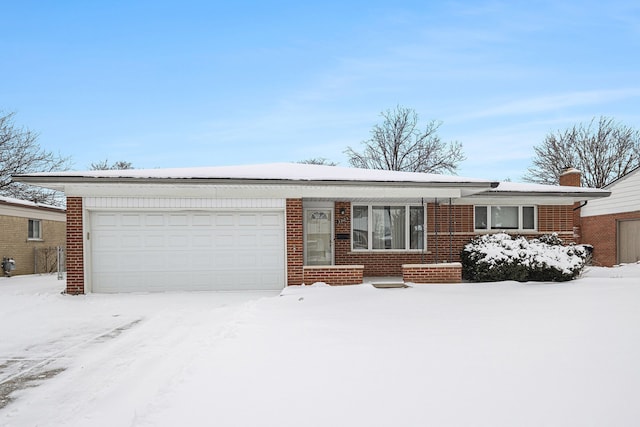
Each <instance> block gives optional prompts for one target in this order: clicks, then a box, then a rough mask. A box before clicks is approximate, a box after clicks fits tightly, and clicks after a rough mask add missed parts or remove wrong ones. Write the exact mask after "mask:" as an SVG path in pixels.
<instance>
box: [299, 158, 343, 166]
mask: <svg viewBox="0 0 640 427" xmlns="http://www.w3.org/2000/svg"><path fill="white" fill-rule="evenodd" d="M298 163H303V164H307V165H324V166H338V163H336V162H334V161H331V160H329V159H327V158H326V157H312V158H310V159H305V160H300V161H299V162H298Z"/></svg>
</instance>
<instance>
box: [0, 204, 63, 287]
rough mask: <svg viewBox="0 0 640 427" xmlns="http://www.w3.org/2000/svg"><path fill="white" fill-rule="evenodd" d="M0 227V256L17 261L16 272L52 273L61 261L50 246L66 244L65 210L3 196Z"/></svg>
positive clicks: (0, 208) (0, 205)
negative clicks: (58, 261) (53, 267)
mask: <svg viewBox="0 0 640 427" xmlns="http://www.w3.org/2000/svg"><path fill="white" fill-rule="evenodd" d="M0 230H2V231H1V232H0V257H1V258H5V257H7V258H9V257H11V258H13V259H14V260H15V263H16V269H15V270H14V271H13V272H12V275H16V274H33V273H44V272H49V271H51V268H50V267H52V266H53V265H55V264H57V263H55V260H56V252H55V250H54V249H49V248H55V247H57V246H64V245H65V236H66V214H65V209H64V208H60V207H57V206H49V205H42V204H39V203H33V202H28V201H26V200H19V199H13V198H10V197H0ZM36 250H37V251H36ZM36 253H37V255H36ZM48 270H49V271H48ZM1 274H2V272H1V271H0V275H1Z"/></svg>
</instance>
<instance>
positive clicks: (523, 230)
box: [473, 228, 538, 234]
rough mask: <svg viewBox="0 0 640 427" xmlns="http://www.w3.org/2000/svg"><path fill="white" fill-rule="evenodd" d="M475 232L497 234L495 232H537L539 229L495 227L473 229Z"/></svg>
mask: <svg viewBox="0 0 640 427" xmlns="http://www.w3.org/2000/svg"><path fill="white" fill-rule="evenodd" d="M473 232H474V233H476V234H495V233H507V234H509V233H537V232H538V230H533V229H522V228H495V229H492V230H487V229H484V228H483V229H480V230H473Z"/></svg>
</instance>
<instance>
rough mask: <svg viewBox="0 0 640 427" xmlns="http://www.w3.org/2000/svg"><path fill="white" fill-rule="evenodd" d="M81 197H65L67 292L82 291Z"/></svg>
mask: <svg viewBox="0 0 640 427" xmlns="http://www.w3.org/2000/svg"><path fill="white" fill-rule="evenodd" d="M83 228H84V227H83V224H82V197H67V293H68V294H72V295H77V294H83V293H84V236H83Z"/></svg>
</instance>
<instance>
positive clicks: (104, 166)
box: [89, 159, 134, 171]
mask: <svg viewBox="0 0 640 427" xmlns="http://www.w3.org/2000/svg"><path fill="white" fill-rule="evenodd" d="M89 168H90V170H94V171H107V170H124V169H134V167H133V164H132V163H131V162H125V161H124V160H118V161H117V162H113V163H111V164H110V163H109V159H104V160H101V161H99V162H95V163H91V166H89Z"/></svg>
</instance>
